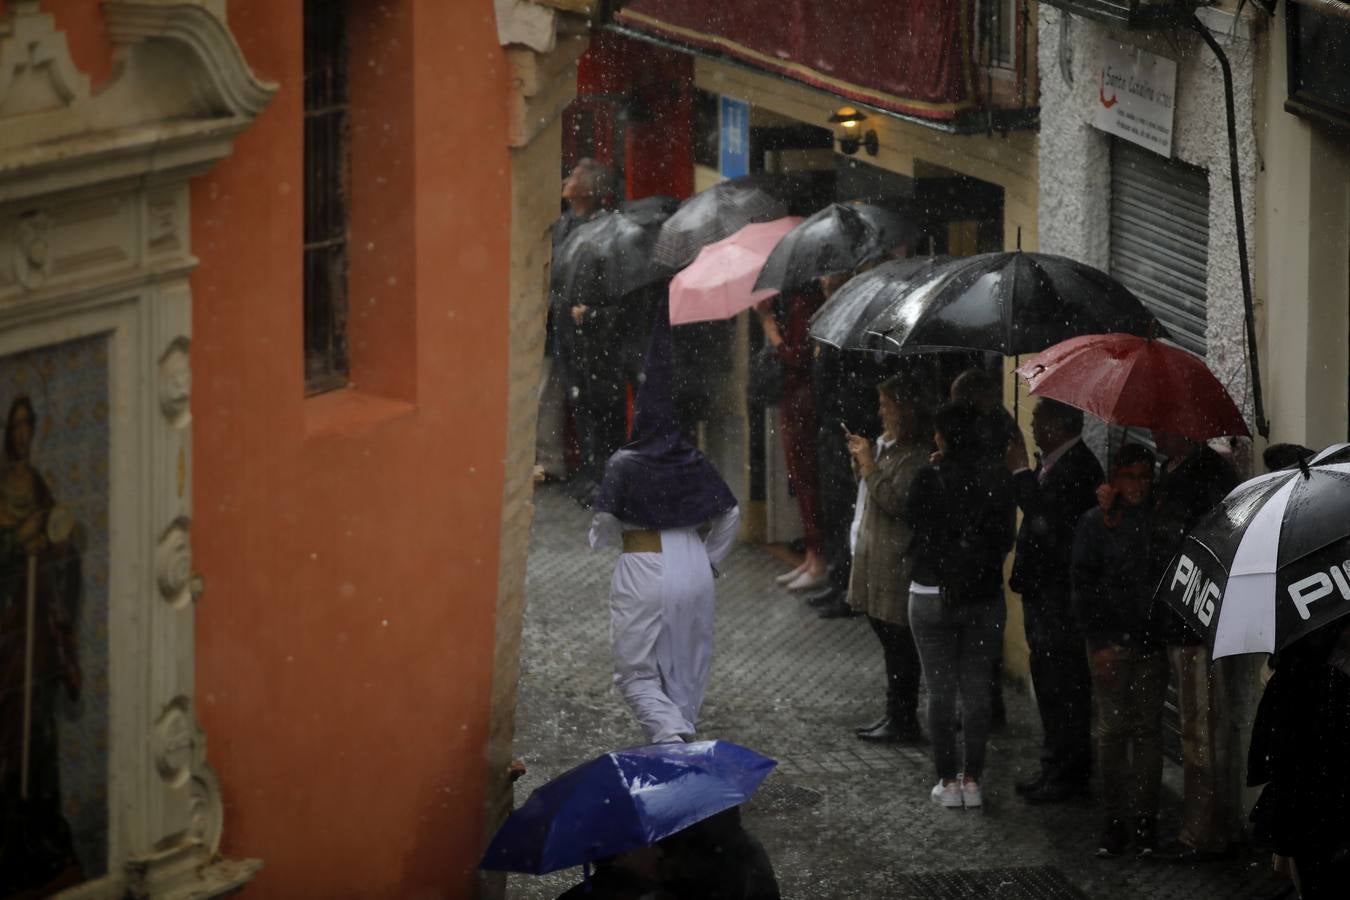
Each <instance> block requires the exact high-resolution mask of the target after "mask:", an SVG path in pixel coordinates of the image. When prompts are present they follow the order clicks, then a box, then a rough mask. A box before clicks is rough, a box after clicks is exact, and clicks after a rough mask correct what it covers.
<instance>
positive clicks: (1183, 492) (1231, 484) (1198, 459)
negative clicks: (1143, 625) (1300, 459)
mask: <svg viewBox="0 0 1350 900" xmlns="http://www.w3.org/2000/svg"><path fill="white" fill-rule="evenodd" d="M1237 483H1238V477H1237V473H1236V472H1234V471H1233V467H1232V466H1230V465H1229V464H1228V461H1227V460H1226V459H1224V458H1223V457H1222V456H1220V455H1219V454H1217V453H1215V452H1214V451H1213V450H1211V449H1210V448H1209V447H1208V446H1202V447H1201V448H1200V449H1199V450H1197V451H1196V452H1195V453H1193V454H1192V455H1191V456H1190V457H1189V458H1187V459H1186V461H1185V462H1183V463H1182V464H1181V465H1179V466H1177V468H1176V469H1174V470H1173V471H1171V472H1168V471H1167V470H1166V469H1164V470H1163V472H1162V474H1161V475H1159V476H1158V483H1157V484H1156V485H1154V487H1153V536H1152V539H1151V541H1150V547H1149V555H1150V566H1149V570H1150V571H1149V576H1150V578H1151V579H1152V581H1153V584H1154V585H1155V586H1156V585H1157V584H1158V582H1160V581H1161V580H1162V577H1163V574H1164V573H1165V572H1166V571H1167V567H1168V564H1169V563H1171V561H1172V557H1174V556H1176V555H1177V552H1178V551H1179V550H1180V549H1181V542H1182V540H1183V539H1184V538H1185V537H1186V532H1188V531H1190V530H1191V528H1193V527H1194V526H1195V523H1196V522H1198V521H1200V517H1201V516H1203V515H1204V514H1205V513H1207V512H1209V511H1210V510H1211V509H1212V508H1213V507H1214V506H1215V505H1216V504H1217V503H1218V502H1219V501H1220V500H1222V499H1223V498H1224V497H1226V496H1227V495H1228V492H1229V491H1231V490H1232V489H1233V488H1235V487H1237ZM1160 602H1161V601H1160ZM1162 605H1163V606H1164V609H1163V611H1162V613H1161V617H1162V622H1163V628H1164V634H1163V638H1164V640H1165V641H1166V643H1168V644H1174V645H1176V644H1179V645H1194V644H1199V643H1201V642H1202V641H1203V640H1204V639H1203V637H1202V636H1201V635H1200V634H1198V633H1196V632H1195V631H1194V630H1193V629H1191V628H1190V627H1189V626H1188V625H1187V624H1186V622H1185V620H1184V619H1182V618H1181V616H1180V615H1178V614H1177V613H1175V612H1173V611H1172V609H1171V607H1168V606H1166V604H1162Z"/></svg>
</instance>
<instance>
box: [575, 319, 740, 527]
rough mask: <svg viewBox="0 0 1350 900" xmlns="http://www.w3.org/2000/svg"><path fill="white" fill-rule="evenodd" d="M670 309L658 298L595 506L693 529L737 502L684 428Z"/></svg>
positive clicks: (643, 522)
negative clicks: (629, 428)
mask: <svg viewBox="0 0 1350 900" xmlns="http://www.w3.org/2000/svg"><path fill="white" fill-rule="evenodd" d="M674 382H675V365H674V360H673V354H672V352H671V340H670V310H669V308H668V306H667V305H666V304H665V303H660V304H658V308H657V316H656V324H655V327H654V328H653V329H652V338H651V342H650V344H649V345H648V348H647V363H646V366H645V367H644V369H643V379H642V387H641V388H639V390H638V395H637V402H636V403H635V405H634V406H635V408H634V413H633V434H632V437H631V439H630V440H629V442H628V443H627V444H625V445H624V446H622V447H620V448H619V449H618V450H617V451H616V452H615V453H614V454H613V455H612V456H611V457H610V458H609V461H608V462H606V463H605V476H604V478H603V480H601V482H600V491H599V493H598V494H597V495H596V498H595V504H594V509H595V511H596V512H606V513H609V514H610V515H612V516H614V517H615V518H616V519H618V520H619V521H621V522H626V523H628V524H629V525H636V526H638V527H639V528H651V529H656V530H660V529H664V528H692V527H696V526H698V525H702V524H703V523H704V522H707V521H709V520H711V519H713V518H716V517H717V516H719V515H721V514H722V513H724V512H726V511H727V510H729V509H731V508H732V507H733V506H735V505H736V498H735V497H734V496H733V495H732V493H731V488H729V487H727V483H726V482H725V481H723V480H722V476H721V475H720V474H718V471H717V469H716V467H714V466H713V464H712V462H710V461H709V460H708V458H707V457H706V456H704V455H703V454H702V453H700V452H699V451H698V449H697V448H696V447H694V446H693V445H692V444H690V443H689V442H688V441H686V440H685V439H684V437H683V435H682V434H681V431H680V420H679V415H678V414H677V413H676V411H675V398H674Z"/></svg>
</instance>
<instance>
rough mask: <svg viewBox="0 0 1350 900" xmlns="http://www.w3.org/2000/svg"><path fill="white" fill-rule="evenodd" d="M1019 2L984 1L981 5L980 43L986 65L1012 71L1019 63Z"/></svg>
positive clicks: (1006, 0) (1007, 0)
mask: <svg viewBox="0 0 1350 900" xmlns="http://www.w3.org/2000/svg"><path fill="white" fill-rule="evenodd" d="M1019 5H1020V4H1019V0H983V2H981V3H980V7H979V8H980V18H979V20H978V21H979V29H980V43H981V45H982V48H983V52H984V63H985V65H988V66H991V67H993V68H998V69H1011V68H1012V67H1013V66H1014V65H1015V64H1016V62H1017V46H1016V44H1017V14H1018V7H1019Z"/></svg>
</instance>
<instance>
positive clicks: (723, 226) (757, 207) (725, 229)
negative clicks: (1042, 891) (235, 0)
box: [652, 178, 788, 271]
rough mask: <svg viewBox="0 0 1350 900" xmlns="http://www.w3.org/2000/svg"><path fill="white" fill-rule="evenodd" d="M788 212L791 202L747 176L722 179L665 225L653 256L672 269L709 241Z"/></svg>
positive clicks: (687, 203) (692, 257) (691, 258)
mask: <svg viewBox="0 0 1350 900" xmlns="http://www.w3.org/2000/svg"><path fill="white" fill-rule="evenodd" d="M787 214H788V211H787V204H785V203H784V202H783V201H782V200H780V199H779V198H777V197H775V196H774V195H773V194H771V193H769V192H768V191H766V190H765V189H764V187H763V186H762V184H761V183H760V182H757V181H754V180H752V179H747V178H737V179H733V180H731V181H722V182H719V183H717V184H715V185H713V186H712V187H710V188H708V189H707V190H705V191H700V192H699V193H697V194H695V195H694V196H692V197H690V198H689V199H688V200H686V201H685V202H684V205H683V206H681V207H680V209H679V211H678V212H676V213H675V214H674V215H673V216H671V217H670V218H669V219H667V220H666V222H665V224H663V225H662V226H661V233H660V235H659V236H658V237H657V239H656V245H655V246H654V247H653V248H652V259H653V260H655V261H656V263H657V264H658V265H662V266H665V267H666V268H668V269H670V270H672V271H673V270H675V269H682V268H684V267H685V266H687V265H689V264H690V263H691V262H693V261H694V257H696V256H698V251H699V250H701V249H703V248H704V247H705V246H707V245H708V244H711V243H714V242H716V241H720V240H722V238H725V237H730V236H731V235H733V234H735V233H736V232H738V231H740V230H741V229H742V228H744V227H745V226H746V225H749V224H751V223H752V222H772V221H773V220H774V219H781V218H783V216H786V215H787Z"/></svg>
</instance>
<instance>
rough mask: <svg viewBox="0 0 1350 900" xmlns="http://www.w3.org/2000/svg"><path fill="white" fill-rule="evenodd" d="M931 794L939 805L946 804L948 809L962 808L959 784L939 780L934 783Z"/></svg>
mask: <svg viewBox="0 0 1350 900" xmlns="http://www.w3.org/2000/svg"><path fill="white" fill-rule="evenodd" d="M929 796H930V797H932V798H933V802H934V803H936V804H937V805H939V806H945V807H946V808H947V809H960V808H961V786H960V785H959V784H946V783H945V782H942V781H939V782H938V783H937V784H935V785H933V790H932V791H931V792H930V793H929Z"/></svg>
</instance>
